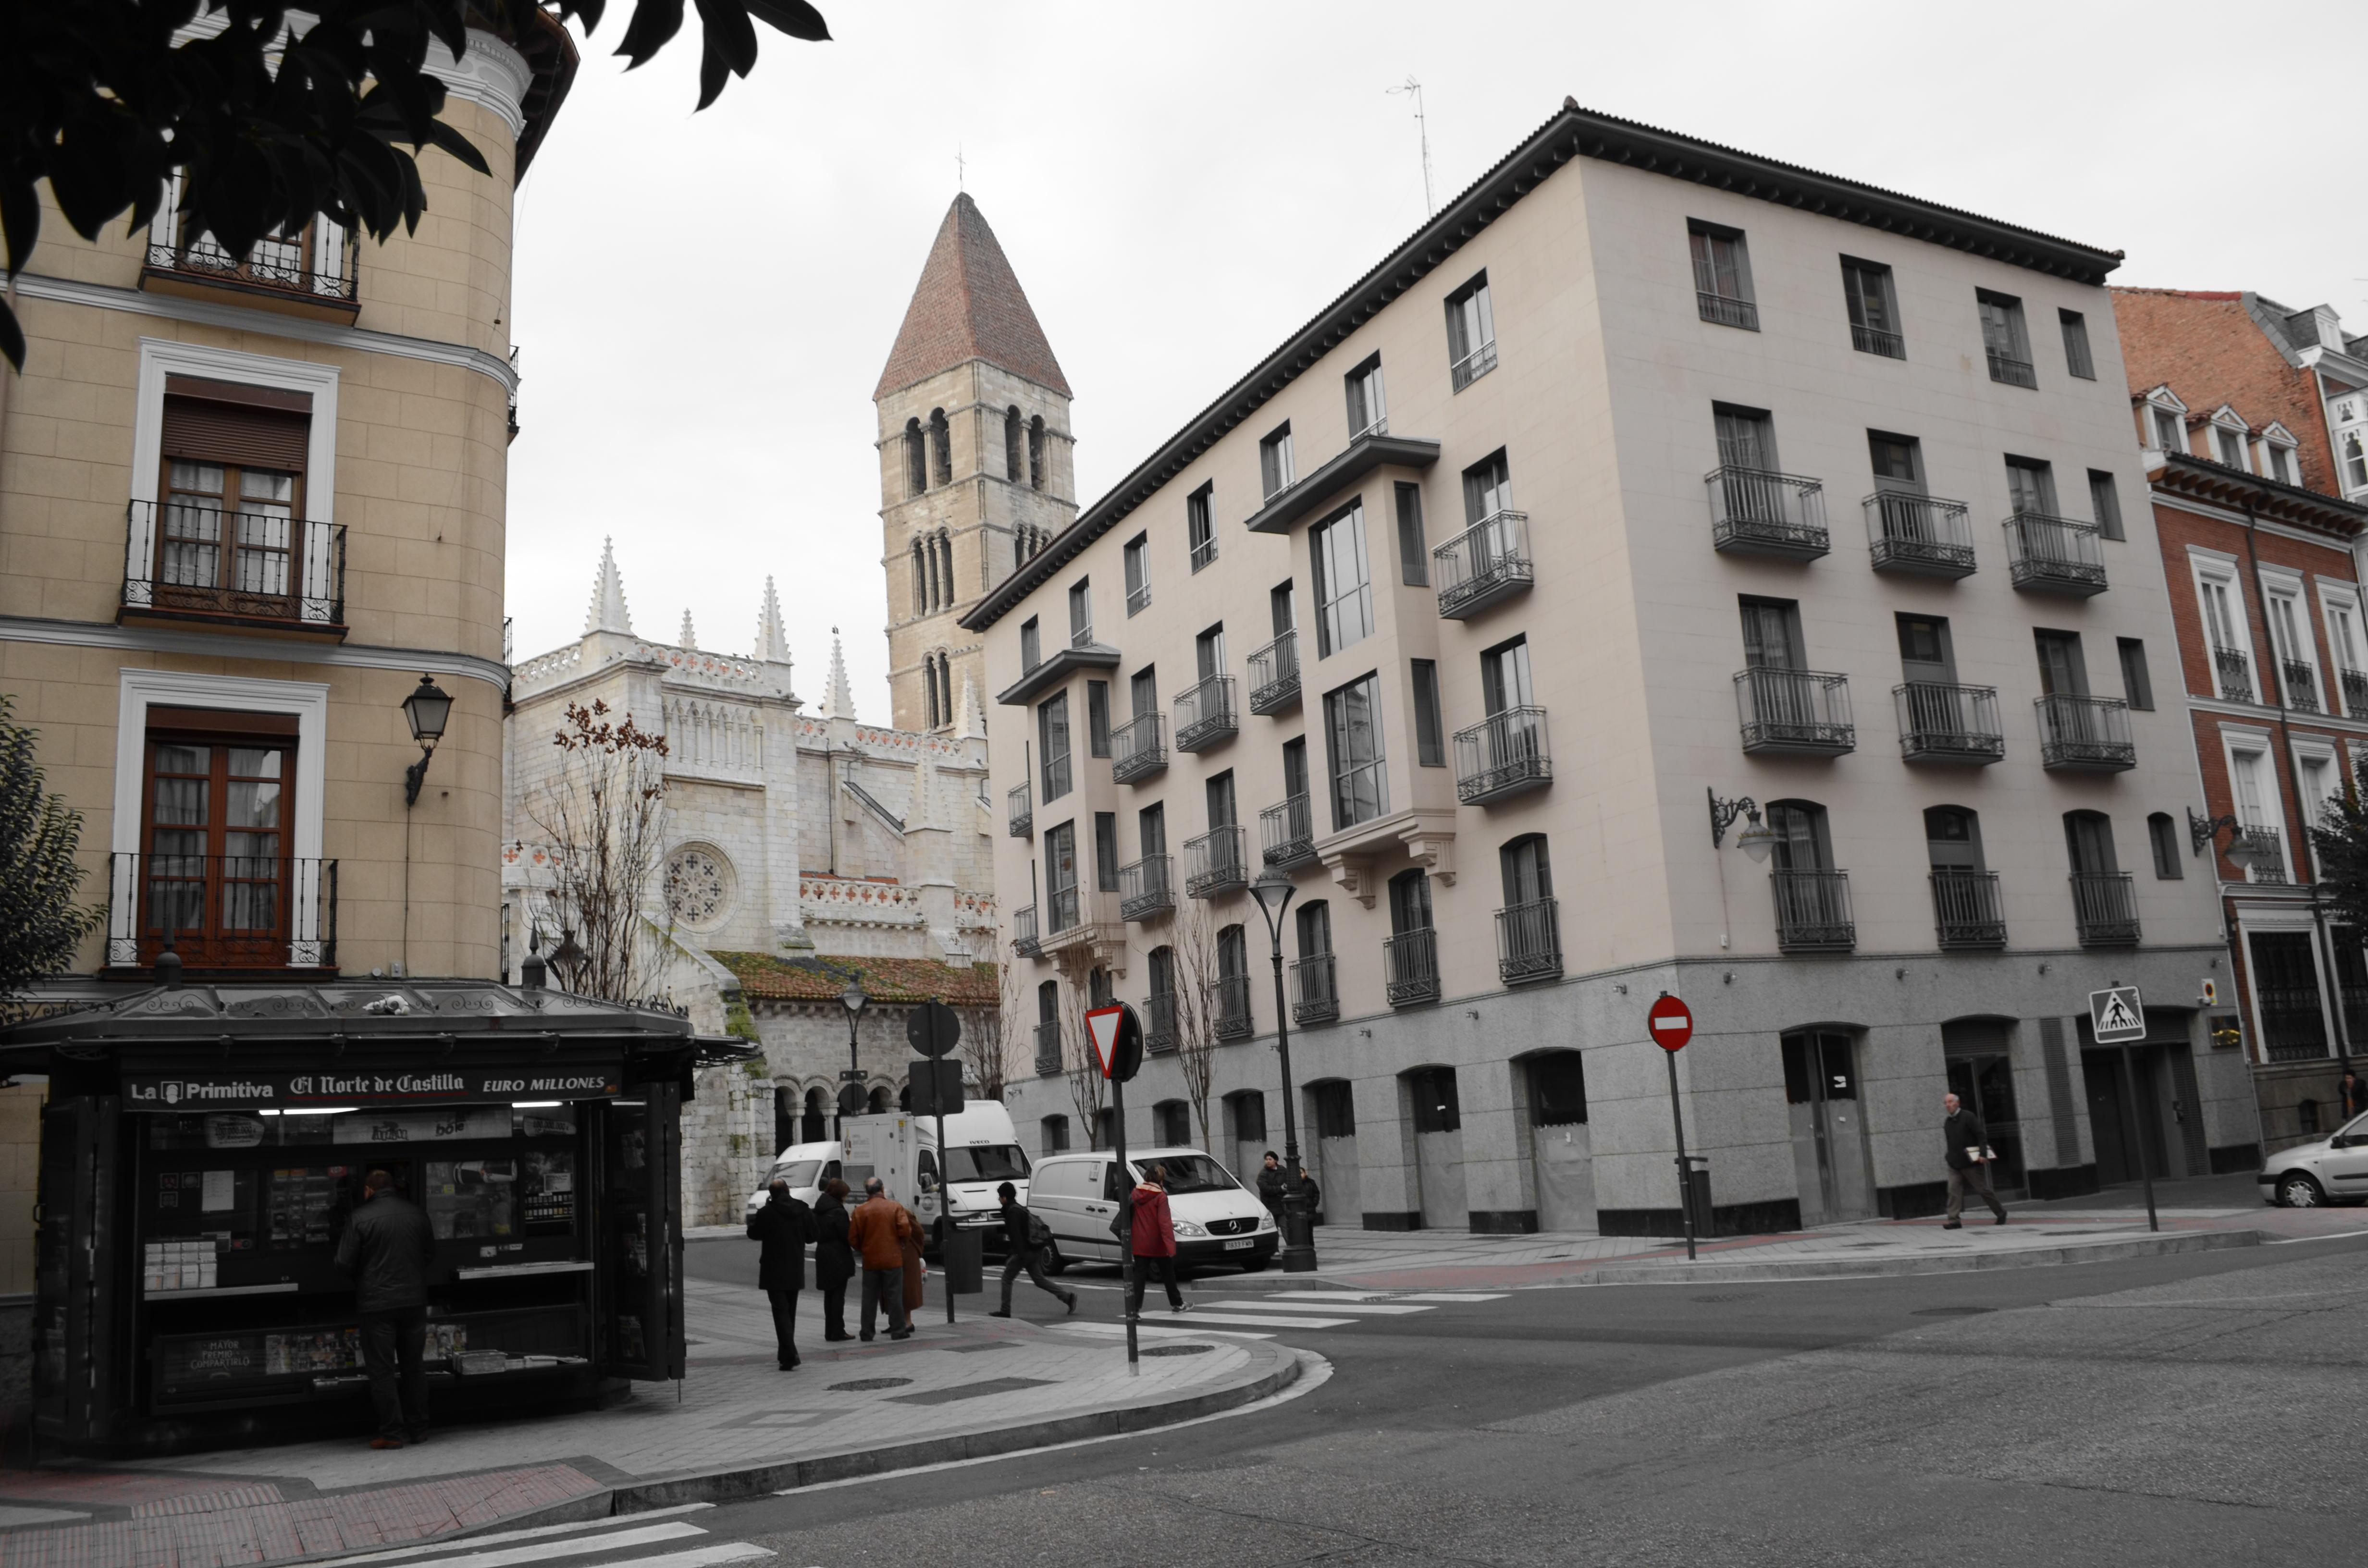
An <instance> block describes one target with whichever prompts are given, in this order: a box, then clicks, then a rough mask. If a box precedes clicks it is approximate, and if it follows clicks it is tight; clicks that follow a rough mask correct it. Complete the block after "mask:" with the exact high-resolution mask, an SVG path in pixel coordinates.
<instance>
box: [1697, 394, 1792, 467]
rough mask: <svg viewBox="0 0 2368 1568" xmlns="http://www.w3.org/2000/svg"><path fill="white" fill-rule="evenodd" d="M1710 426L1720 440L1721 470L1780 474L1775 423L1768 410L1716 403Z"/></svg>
mask: <svg viewBox="0 0 2368 1568" xmlns="http://www.w3.org/2000/svg"><path fill="white" fill-rule="evenodd" d="M1711 423H1712V426H1713V428H1714V429H1715V430H1716V432H1717V436H1718V463H1719V466H1720V467H1721V468H1736V469H1744V470H1747V471H1748V472H1754V473H1774V472H1777V469H1776V421H1775V420H1774V419H1773V418H1772V417H1770V415H1769V414H1768V412H1767V410H1765V409H1759V408H1739V407H1736V406H1735V405H1733V404H1731V403H1713V404H1711Z"/></svg>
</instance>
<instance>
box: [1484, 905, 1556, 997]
mask: <svg viewBox="0 0 2368 1568" xmlns="http://www.w3.org/2000/svg"><path fill="white" fill-rule="evenodd" d="M1561 972H1562V917H1561V916H1560V915H1559V914H1557V913H1556V911H1555V907H1554V900H1553V899H1550V898H1542V899H1537V900H1535V901H1533V902H1531V903H1508V904H1507V905H1506V906H1505V907H1504V908H1502V909H1500V910H1498V911H1497V979H1499V980H1501V981H1503V982H1504V983H1506V984H1508V985H1519V984H1520V983H1522V982H1524V981H1530V980H1551V979H1553V978H1554V976H1555V975H1558V974H1560V973H1561Z"/></svg>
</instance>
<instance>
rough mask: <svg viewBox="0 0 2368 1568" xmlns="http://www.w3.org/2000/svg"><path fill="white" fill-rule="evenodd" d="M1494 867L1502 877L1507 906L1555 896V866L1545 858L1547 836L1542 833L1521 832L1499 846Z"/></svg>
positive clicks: (1541, 901)
mask: <svg viewBox="0 0 2368 1568" xmlns="http://www.w3.org/2000/svg"><path fill="white" fill-rule="evenodd" d="M1497 872H1498V874H1499V875H1500V876H1501V877H1502V879H1503V881H1504V884H1505V904H1506V907H1507V908H1508V909H1511V908H1519V907H1520V906H1521V905H1522V904H1527V903H1543V901H1544V900H1546V899H1550V898H1552V897H1554V869H1553V868H1552V867H1551V866H1549V865H1548V864H1547V862H1546V839H1545V835H1543V834H1542V833H1530V834H1524V835H1521V836H1520V837H1519V838H1516V839H1514V840H1512V841H1511V842H1510V843H1508V844H1506V845H1505V846H1502V847H1500V848H1499V849H1498V850H1497Z"/></svg>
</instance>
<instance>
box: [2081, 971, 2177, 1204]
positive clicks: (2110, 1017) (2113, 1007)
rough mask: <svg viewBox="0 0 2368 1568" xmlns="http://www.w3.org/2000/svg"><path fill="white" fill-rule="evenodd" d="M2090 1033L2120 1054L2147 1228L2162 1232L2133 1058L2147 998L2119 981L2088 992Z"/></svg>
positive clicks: (2141, 1033) (2142, 1036)
mask: <svg viewBox="0 0 2368 1568" xmlns="http://www.w3.org/2000/svg"><path fill="white" fill-rule="evenodd" d="M2089 1035H2090V1036H2091V1037H2092V1038H2093V1039H2094V1040H2096V1042H2097V1043H2098V1044H2099V1045H2111V1046H2117V1047H2119V1048H2120V1051H2121V1058H2122V1081H2123V1083H2124V1084H2125V1085H2127V1088H2126V1090H2125V1091H2124V1093H2123V1104H2125V1105H2126V1106H2128V1107H2129V1119H2130V1120H2129V1126H2130V1136H2131V1137H2132V1138H2135V1140H2137V1145H2138V1180H2139V1181H2140V1182H2141V1183H2142V1184H2143V1185H2144V1186H2145V1187H2146V1229H2147V1230H2149V1231H2159V1230H2161V1229H2162V1221H2161V1220H2160V1218H2158V1217H2157V1215H2156V1213H2155V1208H2154V1162H2153V1161H2152V1160H2150V1159H2148V1158H2147V1157H2146V1129H2145V1128H2144V1127H2142V1126H2140V1125H2139V1124H2138V1074H2137V1064H2136V1062H2133V1061H2132V1060H2131V1059H2130V1046H2131V1045H2132V1043H2134V1042H2135V1041H2138V1040H2144V1039H2146V998H2145V997H2144V996H2142V995H2140V994H2139V993H2138V988H2137V987H2136V986H2135V985H2123V984H2121V983H2118V982H2116V983H2114V984H2112V985H2111V986H2109V987H2107V988H2106V989H2104V990H2102V991H2091V992H2089Z"/></svg>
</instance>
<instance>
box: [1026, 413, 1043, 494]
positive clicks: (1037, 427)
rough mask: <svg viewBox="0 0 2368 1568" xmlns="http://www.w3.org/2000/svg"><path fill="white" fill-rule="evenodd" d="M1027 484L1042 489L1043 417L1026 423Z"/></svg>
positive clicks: (1040, 416) (1037, 417) (1039, 416)
mask: <svg viewBox="0 0 2368 1568" xmlns="http://www.w3.org/2000/svg"><path fill="white" fill-rule="evenodd" d="M1028 483H1030V484H1031V485H1034V486H1035V487H1036V488H1037V489H1039V490H1042V489H1043V488H1044V416H1043V415H1041V414H1040V415H1037V416H1036V417H1035V418H1033V419H1031V420H1030V421H1029V422H1028Z"/></svg>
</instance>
